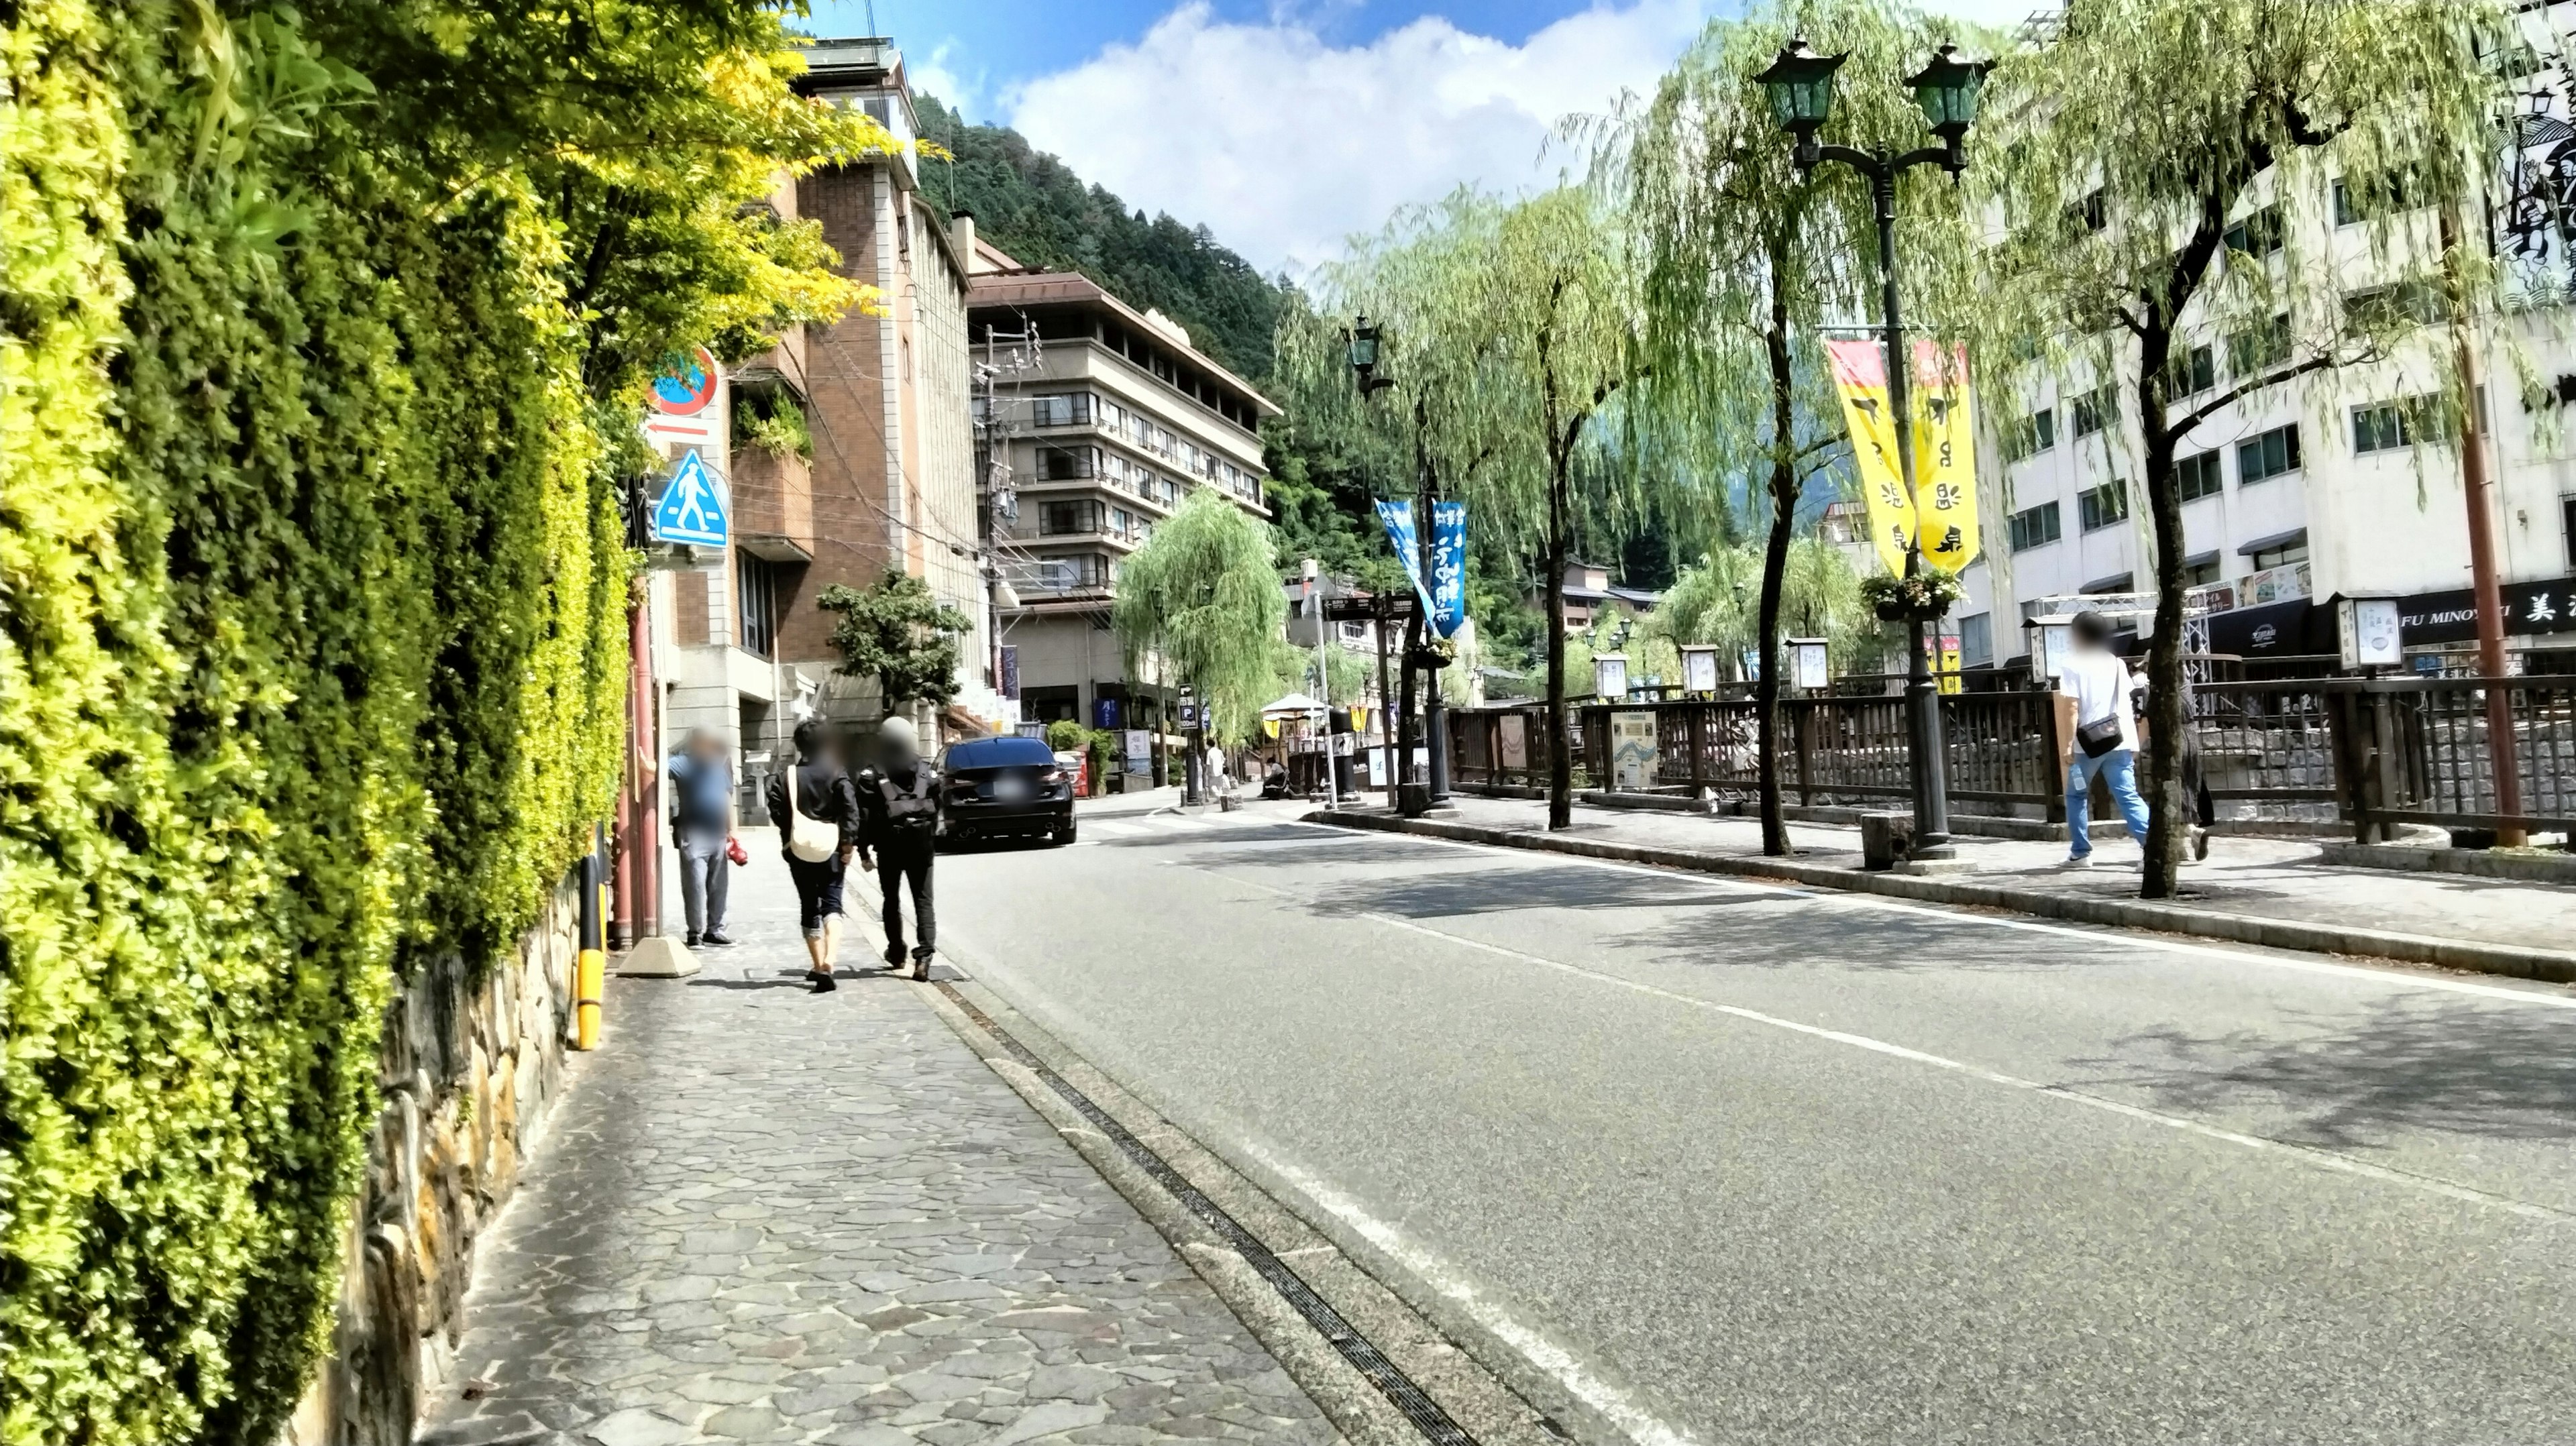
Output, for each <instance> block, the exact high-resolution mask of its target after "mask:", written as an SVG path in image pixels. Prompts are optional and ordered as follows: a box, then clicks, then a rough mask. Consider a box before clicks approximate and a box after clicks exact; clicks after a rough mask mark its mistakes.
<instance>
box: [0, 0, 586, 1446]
mask: <svg viewBox="0 0 2576 1446" xmlns="http://www.w3.org/2000/svg"><path fill="white" fill-rule="evenodd" d="M321 8H324V9H327V8H329V7H327V6H324V7H321ZM305 23H306V22H305V20H304V19H303V18H302V17H301V16H299V14H298V12H297V11H295V10H293V9H291V8H289V7H287V6H285V5H282V4H266V3H248V0H243V3H234V0H220V3H219V0H32V3H30V0H0V1442H5V1443H7V1446H31V1443H47V1446H51V1443H83V1446H119V1443H160V1442H184V1441H202V1442H226V1443H233V1442H257V1441H262V1440H265V1439H267V1437H268V1436H269V1435H270V1434H271V1433H272V1432H273V1430H274V1428H275V1423H276V1422H277V1421H278V1420H279V1419H280V1418H281V1417H282V1416H283V1414H284V1413H285V1412H286V1411H287V1410H288V1409H289V1408H291V1406H292V1405H293V1403H294V1401H295V1398H296V1395H297V1393H298V1391H299V1389H300V1388H301V1385H302V1383H303V1381H304V1379H305V1376H306V1374H307V1371H308V1369H309V1367H310V1364H311V1360H312V1357H313V1353H314V1351H315V1349H316V1347H317V1345H318V1343H319V1340H320V1335H321V1332H322V1331H323V1329H324V1327H325V1325H326V1323H327V1321H326V1318H327V1314H328V1309H329V1305H330V1302H331V1300H332V1298H333V1295H334V1293H335V1291H336V1272H337V1269H338V1266H339V1263H340V1261H339V1251H340V1249H341V1245H342V1242H343V1239H344V1237H345V1231H344V1217H345V1212H346V1210H347V1208H348V1201H349V1199H350V1198H351V1195H352V1193H353V1191H354V1190H355V1189H356V1187H357V1185H358V1183H359V1182H358V1180H357V1178H356V1176H357V1172H358V1169H359V1167H360V1145H361V1134H362V1131H363V1130H364V1129H365V1128H366V1127H367V1126H368V1125H369V1124H370V1123H371V1122H372V1120H373V1118H374V1114H375V1110H376V1106H377V1098H376V1093H375V1081H374V1079H373V1071H374V1066H375V1061H376V1057H377V1037H378V1030H379V1028H380V1025H381V1017H382V1014H383V1010H384V1006H385V1002H386V1000H387V999H388V998H389V997H390V995H391V993H392V991H393V988H394V986H395V984H396V982H397V980H398V978H399V977H401V976H402V975H403V974H404V973H405V972H406V971H408V970H411V969H414V968H416V967H417V966H418V963H419V961H421V960H423V959H426V958H429V957H431V956H433V955H444V954H462V955H463V956H464V957H465V958H466V959H467V960H469V961H471V960H474V959H477V958H482V957H487V956H490V955H492V954H493V953H494V952H496V951H497V950H499V949H501V948H503V947H505V946H506V944H507V942H508V941H509V940H511V939H512V938H513V937H514V936H515V935H516V934H517V933H518V931H520V930H521V929H522V928H523V927H525V926H526V925H527V924H528V922H529V921H530V920H531V919H532V918H533V917H534V916H535V914H536V913H537V911H538V910H539V909H540V907H541V906H542V905H543V904H544V903H545V902H546V900H547V898H548V895H549V892H550V890H551V887H552V885H553V883H554V881H555V880H556V879H557V878H558V877H559V876H560V874H561V871H562V870H563V868H564V867H565V866H566V865H567V864H568V863H569V862H570V860H571V859H572V858H573V857H574V856H575V855H576V854H577V853H578V852H580V851H581V850H582V849H583V848H584V847H585V846H586V845H585V840H586V836H587V829H588V826H589V823H590V821H591V820H594V819H597V818H601V817H604V816H605V815H606V814H607V813H608V812H609V809H610V806H611V802H612V796H613V791H614V787H615V778H616V770H617V768H618V765H619V752H620V750H619V729H620V718H619V708H620V705H621V702H622V696H623V689H624V686H625V650H624V640H625V629H624V624H623V614H624V606H625V598H626V593H627V585H628V578H629V568H630V560H629V558H628V556H627V554H626V553H625V551H624V550H623V547H622V537H623V532H622V528H621V526H620V524H619V522H618V518H617V510H616V507H615V503H614V490H615V489H614V487H613V486H612V478H611V474H612V470H613V469H612V466H611V462H610V457H611V455H612V454H613V453H616V452H618V451H619V449H620V447H621V446H623V441H622V439H624V438H626V437H629V436H631V428H632V417H631V415H629V414H625V413H622V412H621V411H620V409H619V408H617V407H615V406H603V405H601V404H599V403H597V402H595V401H594V400H592V398H593V397H594V396H595V395H596V391H595V389H586V388H585V385H584V381H583V377H582V366H583V361H582V341H583V336H582V324H581V316H580V313H579V310H578V309H577V308H573V307H568V306H567V305H566V304H565V298H564V296H563V294H562V283H561V280H560V278H561V276H562V275H563V272H564V268H563V264H562V263H563V258H562V256H561V255H560V254H559V248H560V244H561V243H560V233H559V231H557V230H554V229H550V228H549V227H548V226H547V225H546V224H544V223H543V219H542V215H541V210H542V206H543V200H542V198H539V197H536V196H533V195H531V194H527V193H526V192H525V191H524V190H514V189H513V187H512V186H511V185H510V184H509V183H508V182H507V179H506V178H503V179H502V180H501V181H499V182H492V181H486V182H484V183H482V184H478V185H476V186H474V187H472V188H470V189H467V188H459V187H455V186H450V185H441V184H437V183H435V182H434V181H431V180H428V179H425V178H424V177H422V176H421V175H420V174H418V172H417V171H416V170H415V169H413V168H410V167H407V166H405V165H402V164H397V163H396V162H394V161H392V160H389V159H387V157H386V156H385V155H384V154H382V153H381V152H379V151H378V150H376V149H374V148H372V147H371V146H370V145H369V144H367V143H366V136H365V128H364V127H363V126H360V125H353V124H350V123H348V122H347V120H346V118H345V117H344V116H342V114H341V111H342V109H343V108H344V107H356V106H361V105H363V104H364V103H365V101H366V100H367V98H368V97H369V96H370V95H371V94H372V93H373V87H372V85H371V83H370V82H369V81H368V80H366V79H364V78H362V75H361V73H360V72H359V71H357V70H355V69H352V68H348V67H346V66H344V65H343V64H342V63H341V62H340V61H339V60H338V59H337V58H335V57H333V56H331V55H328V54H325V53H322V51H321V50H320V49H319V48H318V47H317V42H315V41H314V40H313V39H311V38H310V37H309V36H308V35H307V34H306V33H305V32H304V30H303V29H302V27H303V25H304V24H305Z"/></svg>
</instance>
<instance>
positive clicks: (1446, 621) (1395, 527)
mask: <svg viewBox="0 0 2576 1446" xmlns="http://www.w3.org/2000/svg"><path fill="white" fill-rule="evenodd" d="M1377 515H1378V520H1379V521H1380V522H1383V523H1385V524H1386V540H1387V542H1388V543H1389V544H1391V545H1392V546H1393V547H1394V548H1395V555H1396V557H1397V558H1398V559H1399V560H1401V561H1402V562H1403V563H1404V575H1405V576H1407V577H1409V578H1411V579H1413V592H1414V595H1415V596H1416V597H1419V598H1420V599H1422V606H1423V609H1424V611H1425V612H1426V613H1427V614H1428V615H1429V616H1430V618H1431V625H1432V627H1433V629H1434V630H1435V631H1436V632H1437V633H1438V634H1439V635H1440V636H1441V637H1444V638H1445V637H1448V636H1449V635H1450V634H1452V633H1455V632H1456V631H1458V625H1459V624H1460V623H1463V622H1465V621H1466V620H1467V504H1466V503H1464V502H1435V503H1433V504H1431V579H1430V581H1429V582H1428V583H1426V582H1424V580H1423V577H1422V539H1421V536H1420V535H1419V534H1418V533H1416V532H1415V531H1414V530H1413V504H1412V503H1410V502H1388V501H1383V500H1381V501H1380V502H1379V503H1378V504H1377Z"/></svg>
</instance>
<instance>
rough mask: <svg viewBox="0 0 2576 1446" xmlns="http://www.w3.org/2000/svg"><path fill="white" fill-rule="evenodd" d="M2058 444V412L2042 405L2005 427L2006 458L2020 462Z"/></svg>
mask: <svg viewBox="0 0 2576 1446" xmlns="http://www.w3.org/2000/svg"><path fill="white" fill-rule="evenodd" d="M2056 445H2057V413H2056V412H2054V411H2052V410H2050V409H2049V408H2047V407H2042V408H2040V409H2039V410H2038V411H2036V412H2033V413H2031V414H2030V415H2029V416H2027V417H2024V418H2022V419H2021V420H2020V421H2018V422H2015V423H2013V424H2012V425H2010V426H2008V427H2006V428H2005V429H2004V460H2005V461H2007V462H2018V461H2020V460H2021V459H2023V458H2024V457H2030V456H2036V455H2037V454H2039V453H2041V452H2045V451H2047V450H2048V449H2049V448H2051V447H2054V446H2056Z"/></svg>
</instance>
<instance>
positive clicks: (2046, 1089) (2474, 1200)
mask: <svg viewBox="0 0 2576 1446" xmlns="http://www.w3.org/2000/svg"><path fill="white" fill-rule="evenodd" d="M1264 887H1266V886H1264ZM1273 892H1277V891H1276V890H1273ZM1357 917H1360V918H1363V919H1368V920H1370V921H1372V922H1375V923H1380V924H1386V925H1389V926H1391V927H1393V928H1398V929H1404V930H1408V931H1410V932H1412V933H1416V934H1428V935H1430V936H1431V937H1432V938H1435V939H1445V940H1447V941H1449V942H1450V943H1453V944H1458V945H1462V946H1464V947H1466V948H1469V949H1480V950H1483V951H1484V952H1486V953H1488V954H1498V955H1501V956H1502V957H1504V958H1506V959H1517V960H1519V961H1521V962H1522V963H1525V964H1535V965H1538V966H1539V967H1540V968H1543V969H1553V970H1555V971H1557V972H1559V973H1562V974H1572V975H1575V976H1578V977H1580V978H1584V979H1593V980H1598V981H1599V982H1601V983H1604V984H1614V985H1617V986H1618V987H1619V988H1622V989H1626V990H1630V991H1632V992H1634V993H1638V994H1644V995H1648V996H1651V997H1653V998H1656V999H1662V1000H1667V1001H1670V1002H1672V1003H1675V1004H1686V1005H1689V1006H1690V1007H1691V1008H1693V1009H1705V1010H1709V1011H1711V1012H1713V1013H1717V1014H1724V1015H1729V1016H1731V1017H1733V1018H1736V1019H1742V1020H1747V1021H1749V1022H1751V1023H1754V1024H1760V1025H1765V1026H1768V1027H1770V1028H1772V1029H1785V1030H1788V1031H1790V1032H1791V1033H1795V1034H1804V1035H1809V1036H1812V1037H1814V1038H1817V1039H1825V1040H1831V1041H1833V1042H1834V1043H1836V1044H1842V1045H1848V1046H1850V1047H1852V1048H1854V1049H1865V1050H1868V1051H1870V1052H1871V1053H1873V1054H1883V1055H1888V1056H1890V1057H1892V1058H1896V1059H1902V1060H1907V1061H1910V1062H1912V1063H1915V1064H1922V1065H1930V1066H1931V1067H1933V1068H1935V1069H1944V1070H1949V1071H1951V1072H1953V1073H1956V1074H1963V1075H1966V1076H1968V1077H1969V1078H1971V1079H1981V1080H1984V1081H1986V1082H1987V1083H1989V1084H1998V1085H2004V1086H2006V1087H2008V1088H2012V1089H2017V1090H2026V1091H2028V1092H2030V1093H2032V1094H2039V1095H2046V1096H2048V1097H2050V1098H2052V1099H2060V1100H2065V1101H2067V1102H2068V1103H2070V1104H2078V1105H2083V1106H2085V1107H2086V1108H2088V1109H2096V1110H2103V1111H2107V1112H2109V1113H2111V1114H2115V1115H2126V1116H2127V1117H2129V1118H2130V1119H2133V1120H2144V1121H2146V1122H2148V1123H2150V1124H2158V1125H2164V1126H2166V1127H2168V1128H2171V1129H2176V1130H2182V1131H2185V1132H2187V1133H2190V1134H2195V1135H2200V1136H2203V1137H2205V1138H2208V1139H2212V1140H2223V1141H2225V1142H2227V1143H2228V1144H2231V1145H2239V1146H2242V1147H2244V1148H2246V1149H2249V1150H2279V1151H2281V1152H2283V1153H2285V1154H2287V1155H2289V1156H2291V1157H2292V1158H2294V1159H2297V1160H2300V1161H2302V1162H2304V1163H2306V1164H2310V1165H2314V1166H2316V1167H2318V1168H2320V1169H2326V1170H2334V1171H2338V1172H2341V1173H2343V1174H2348V1175H2360V1176H2362V1177H2364V1178H2366V1179H2372V1180H2379V1181H2382V1182H2385V1183H2387V1184H2392V1185H2405V1186H2408V1187H2411V1188H2413V1189H2417V1190H2423V1191H2427V1192H2429V1193H2431V1194H2435V1195H2443V1196H2448V1197H2449V1198H2451V1199H2454V1200H2464V1201H2467V1202H2469V1203H2470V1204H2474V1205H2491V1206H2494V1207H2495V1208H2497V1209H2500V1210H2509V1211H2512V1212H2513V1213H2514V1214H2516V1215H2523V1216H2528V1217H2530V1218H2532V1219H2535V1220H2570V1219H2576V1214H2572V1213H2570V1212H2568V1211H2564V1210H2554V1209H2551V1208H2550V1207H2548V1206H2546V1205H2535V1204H2532V1203H2530V1202H2529V1201H2524V1200H2516V1199H2513V1198H2511V1197H2509V1196H2504V1195H2496V1194H2491V1193H2489V1192H2487V1191H2484V1190H2477V1189H2472V1188H2470V1187H2469V1186H2466V1185H2457V1184H2453V1183H2452V1182H2450V1181H2448V1180H2441V1179H2436V1178H2435V1177H2433V1176H2430V1175H2418V1174H2414V1173H2412V1172H2409V1171H2405V1170H2392V1169H2389V1168H2387V1167H2385V1166H2382V1165H2370V1164H2365V1163H2363V1162H2361V1161H2359V1160H2355V1159H2351V1158H2349V1157H2346V1156H2343V1155H2339V1154H2336V1153H2335V1152H2333V1151H2331V1150H2319V1149H2313V1148H2310V1147H2309V1146H2306V1145H2293V1144H2287V1143H2284V1142H2282V1141H2280V1140H2267V1139H2264V1138H2263V1137H2261V1136H2259V1135H2245V1134H2239V1133H2237V1132H2236V1131H2234V1130H2222V1129H2220V1128H2218V1127H2217V1126H2215V1125H2207V1124H2203V1123H2201V1122H2200V1121H2198V1120H2193V1119H2186V1118H2184V1117H2183V1116H2180V1115H2169V1114H2165V1113H2163V1112H2162V1111H2158V1110H2150V1109H2145V1108H2142V1107H2140V1106H2137V1105H2132V1104H2124V1103H2122V1102H2120V1101H2118V1100H2110V1099H2104V1098H2102V1097H2101V1096H2099V1095H2089V1094H2085V1093H2083V1092H2082V1091H2080V1090H2071V1089H2068V1088H2066V1087H2065V1086H2064V1085H2052V1084H2042V1083H2040V1082H2039V1081H2038V1080H2033V1079H2024V1078H2022V1077H2021V1076H2019V1075H2010V1074H2004V1073H2002V1072H2001V1071H1998V1070H1991V1069H1986V1068H1984V1067H1982V1066H1979V1065H1973V1064H1968V1063H1965V1062H1963V1061H1960V1060H1955V1059H1949V1058H1946V1057H1944V1056H1942V1055H1937V1054H1927V1053H1925V1052H1924V1051H1922V1050H1919V1049H1909V1048H1907V1047H1906V1046H1904V1045H1901V1044H1890V1043H1888V1042H1887V1041H1885V1040H1883V1039H1872V1038H1870V1037H1869V1036H1867V1035H1864V1034H1852V1033H1849V1032H1847V1031H1844V1030H1839V1029H1827V1028H1824V1027H1823V1026H1821V1025H1815V1024H1801V1023H1799V1022H1798V1021H1796V1020H1794V1019H1783V1018H1781V1017H1780V1016H1778V1015H1776V1014H1764V1013H1762V1012H1761V1011H1760V1010H1756V1009H1746V1008H1744V1007H1743V1006H1741V1005H1736V1004H1720V1003H1718V1002H1717V1001H1716V1000H1713V999H1702V998H1700V997H1698V996H1696V995H1691V994H1683V993H1680V992H1678V991H1676V990H1671V989H1663V988H1659V987H1657V986H1655V985H1652V984H1645V983H1641V982H1639V981H1637V980H1634V979H1623V978H1621V977H1619V976H1618V975H1616V974H1605V973H1602V972H1601V971H1600V970H1597V969H1586V968H1584V967H1583V966H1582V965H1580V964H1568V963H1566V962H1565V961H1563V960H1561V959H1550V958H1547V957H1545V956H1543V955H1538V954H1528V953H1524V952H1522V951H1521V950H1518V949H1507V948H1504V947H1503V946H1502V945H1500V944H1488V943H1486V942H1484V941H1483V940H1481V939H1470V938H1467V937H1465V936H1464V935H1460V934H1452V933H1449V932H1447V931H1446V930H1442V929H1434V928H1431V927H1429V926H1427V925H1423V924H1417V923H1415V922H1413V921H1412V920H1410V919H1400V918H1397V917H1396V916H1395V915H1393V914H1378V913H1367V914H1361V915H1358V916H1357Z"/></svg>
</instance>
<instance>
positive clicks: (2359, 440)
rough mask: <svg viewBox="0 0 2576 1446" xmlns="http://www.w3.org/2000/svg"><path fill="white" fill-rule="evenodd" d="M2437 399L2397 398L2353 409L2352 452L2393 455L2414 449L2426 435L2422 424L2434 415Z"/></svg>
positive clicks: (2355, 453) (2356, 453)
mask: <svg viewBox="0 0 2576 1446" xmlns="http://www.w3.org/2000/svg"><path fill="white" fill-rule="evenodd" d="M2437 405H2438V399H2437V398H2433V397H2399V398H2398V399H2396V400H2395V401H2390V402H2378V403H2375V404H2373V405H2371V406H2367V407H2355V408H2353V409H2352V450H2353V453H2354V455H2356V456H2360V455H2365V454H2368V453H2371V452H2393V451H2395V450H2397V449H2398V448H2401V447H2411V446H2414V445H2415V443H2416V441H2417V440H2418V439H2419V438H2421V437H2423V436H2424V435H2425V426H2424V424H2425V422H2426V421H2427V420H2428V419H2429V418H2430V417H2431V415H2432V414H2433V410H2434V408H2435V407H2436V406H2437Z"/></svg>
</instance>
